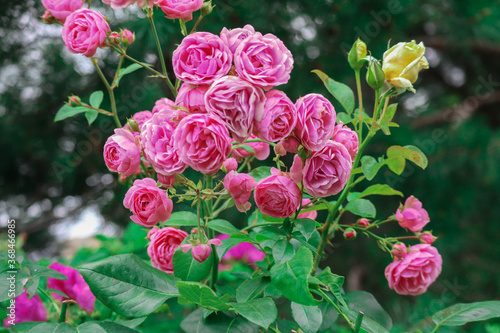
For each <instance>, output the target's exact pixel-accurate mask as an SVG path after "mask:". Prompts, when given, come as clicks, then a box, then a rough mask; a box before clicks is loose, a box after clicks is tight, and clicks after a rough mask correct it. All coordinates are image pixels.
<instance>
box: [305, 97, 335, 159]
mask: <svg viewBox="0 0 500 333" xmlns="http://www.w3.org/2000/svg"><path fill="white" fill-rule="evenodd" d="M295 107H296V108H297V114H298V119H297V125H296V130H295V133H296V134H297V136H298V137H299V139H300V141H301V143H302V145H303V146H304V147H305V148H307V149H309V150H312V151H318V150H320V149H322V148H323V147H324V146H325V144H326V142H327V141H328V140H329V139H330V138H331V137H332V135H333V130H334V128H335V121H336V119H337V114H336V113H335V108H334V107H333V105H332V103H330V101H329V100H327V99H326V98H325V97H323V95H320V94H308V95H305V96H304V97H301V98H299V99H298V100H297V102H296V103H295Z"/></svg>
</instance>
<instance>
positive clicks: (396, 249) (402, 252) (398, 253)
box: [391, 243, 408, 259]
mask: <svg viewBox="0 0 500 333" xmlns="http://www.w3.org/2000/svg"><path fill="white" fill-rule="evenodd" d="M391 253H392V255H393V256H394V258H396V259H403V258H404V257H406V255H407V254H408V248H407V247H406V245H405V244H403V243H399V244H395V245H394V246H393V247H392V250H391Z"/></svg>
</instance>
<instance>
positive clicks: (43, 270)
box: [25, 264, 68, 280]
mask: <svg viewBox="0 0 500 333" xmlns="http://www.w3.org/2000/svg"><path fill="white" fill-rule="evenodd" d="M25 267H26V268H27V269H28V270H29V272H30V274H31V276H32V277H41V276H46V277H50V278H53V279H57V280H67V279H68V277H67V276H66V275H64V274H61V273H59V272H58V271H55V270H53V269H51V268H48V267H45V266H40V265H37V264H26V265H25Z"/></svg>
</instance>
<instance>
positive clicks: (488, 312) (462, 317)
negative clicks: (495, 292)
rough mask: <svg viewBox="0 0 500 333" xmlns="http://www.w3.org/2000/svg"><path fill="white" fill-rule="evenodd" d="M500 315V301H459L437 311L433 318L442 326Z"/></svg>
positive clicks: (461, 323)
mask: <svg viewBox="0 0 500 333" xmlns="http://www.w3.org/2000/svg"><path fill="white" fill-rule="evenodd" d="M498 317H500V301H485V302H475V303H459V304H455V305H452V306H450V307H448V308H446V309H444V310H441V311H439V312H437V313H435V314H434V315H433V316H432V320H433V321H434V322H435V323H436V325H440V326H461V325H465V324H467V323H470V322H472V321H479V320H487V319H491V318H498Z"/></svg>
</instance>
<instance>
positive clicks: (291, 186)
mask: <svg viewBox="0 0 500 333" xmlns="http://www.w3.org/2000/svg"><path fill="white" fill-rule="evenodd" d="M301 198H302V193H301V192H300V189H299V187H298V186H297V184H295V183H294V182H293V180H291V179H290V178H288V177H284V176H279V175H271V176H269V177H267V178H264V179H262V180H261V181H259V182H258V183H257V186H256V187H255V190H254V199H255V204H256V205H257V207H258V208H259V209H260V211H261V212H262V213H263V214H266V215H269V216H272V217H276V218H282V217H288V216H290V215H292V214H293V213H295V211H296V210H297V209H298V207H299V204H300V200H301Z"/></svg>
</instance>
